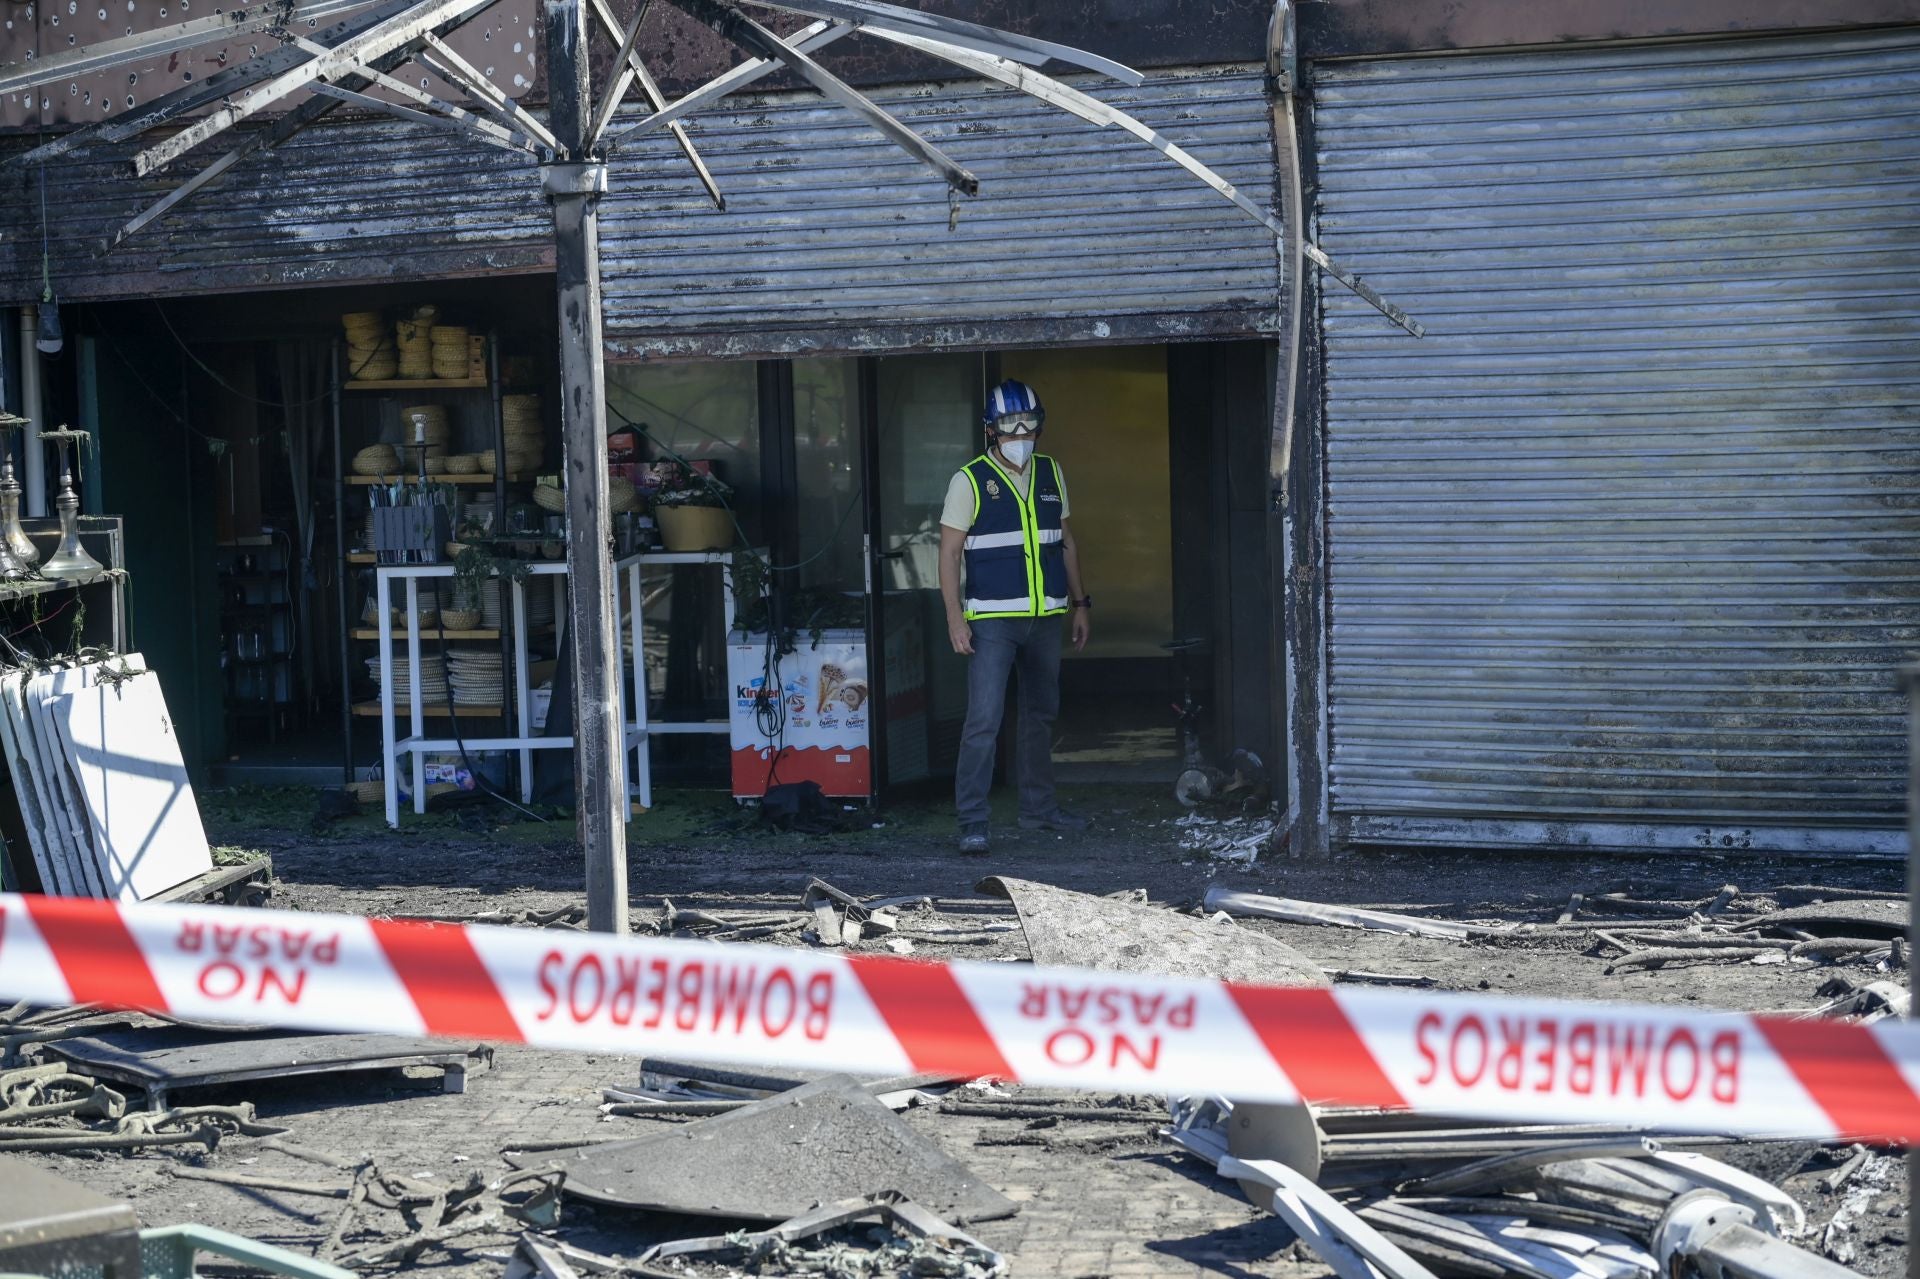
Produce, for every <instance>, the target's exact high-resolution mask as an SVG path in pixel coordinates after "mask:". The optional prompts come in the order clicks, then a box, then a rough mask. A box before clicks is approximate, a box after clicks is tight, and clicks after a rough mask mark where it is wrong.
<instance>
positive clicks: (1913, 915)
mask: <svg viewBox="0 0 1920 1279" xmlns="http://www.w3.org/2000/svg"><path fill="white" fill-rule="evenodd" d="M1907 699H1908V708H1909V709H1908V716H1907V775H1908V778H1909V781H1908V784H1907V989H1908V990H1909V991H1911V990H1912V989H1913V967H1914V943H1915V942H1920V753H1917V752H1920V666H1909V667H1908V668H1907ZM1914 1015H1915V1012H1914V1009H1913V1006H1912V1001H1911V1000H1909V1001H1908V1006H1907V1016H1908V1017H1913V1016H1914ZM1915 1204H1920V1148H1912V1147H1910V1148H1909V1149H1908V1150H1907V1217H1908V1222H1909V1225H1908V1238H1907V1279H1920V1241H1917V1240H1915V1239H1914V1238H1913V1237H1912V1225H1911V1222H1912V1217H1913V1205H1915Z"/></svg>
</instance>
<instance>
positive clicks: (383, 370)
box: [347, 360, 400, 382]
mask: <svg viewBox="0 0 1920 1279" xmlns="http://www.w3.org/2000/svg"><path fill="white" fill-rule="evenodd" d="M347 367H348V368H350V369H352V370H353V380H354V381H356V382H391V381H393V379H394V378H395V377H397V376H399V373H400V366H399V364H397V363H395V362H394V361H392V360H364V361H356V362H355V363H353V364H350V365H348V366H347Z"/></svg>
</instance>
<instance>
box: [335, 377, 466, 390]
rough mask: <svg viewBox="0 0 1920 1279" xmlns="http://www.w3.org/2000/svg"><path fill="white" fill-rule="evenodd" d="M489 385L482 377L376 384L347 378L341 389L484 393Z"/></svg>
mask: <svg viewBox="0 0 1920 1279" xmlns="http://www.w3.org/2000/svg"><path fill="white" fill-rule="evenodd" d="M489 385H491V384H490V383H489V382H488V381H487V379H485V378H483V377H396V378H382V379H380V380H379V381H377V382H375V381H355V380H354V379H352V378H348V379H347V380H346V381H345V382H343V383H341V388H342V389H343V390H348V391H484V390H486V389H487V387H488V386H489Z"/></svg>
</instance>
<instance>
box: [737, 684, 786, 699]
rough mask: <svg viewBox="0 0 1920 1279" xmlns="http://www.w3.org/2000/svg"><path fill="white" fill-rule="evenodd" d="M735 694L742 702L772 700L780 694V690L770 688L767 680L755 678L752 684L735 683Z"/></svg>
mask: <svg viewBox="0 0 1920 1279" xmlns="http://www.w3.org/2000/svg"><path fill="white" fill-rule="evenodd" d="M733 695H734V697H735V698H736V699H737V700H739V701H742V702H771V701H773V700H774V699H775V698H777V697H779V696H780V690H779V689H777V688H768V687H767V686H766V681H765V680H755V681H753V683H751V684H735V685H734V686H733Z"/></svg>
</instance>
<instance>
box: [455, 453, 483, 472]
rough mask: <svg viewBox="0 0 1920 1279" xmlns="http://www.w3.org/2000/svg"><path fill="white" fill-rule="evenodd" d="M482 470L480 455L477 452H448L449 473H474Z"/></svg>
mask: <svg viewBox="0 0 1920 1279" xmlns="http://www.w3.org/2000/svg"><path fill="white" fill-rule="evenodd" d="M479 470H480V457H479V455H478V454H476V453H449V454H447V474H448V475H473V474H476V473H477V472H478V471H479Z"/></svg>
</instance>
